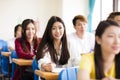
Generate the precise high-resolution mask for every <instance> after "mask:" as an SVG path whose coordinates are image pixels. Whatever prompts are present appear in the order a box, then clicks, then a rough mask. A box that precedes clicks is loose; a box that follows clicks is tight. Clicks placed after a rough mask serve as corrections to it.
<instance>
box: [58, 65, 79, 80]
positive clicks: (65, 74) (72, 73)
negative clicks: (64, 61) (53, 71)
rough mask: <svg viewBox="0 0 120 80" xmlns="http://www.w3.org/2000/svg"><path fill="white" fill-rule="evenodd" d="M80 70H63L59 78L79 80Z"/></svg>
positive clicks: (73, 68) (74, 68) (61, 79)
mask: <svg viewBox="0 0 120 80" xmlns="http://www.w3.org/2000/svg"><path fill="white" fill-rule="evenodd" d="M77 73H78V68H76V67H71V68H65V69H63V70H62V71H61V72H60V73H59V76H58V79H59V80H77Z"/></svg>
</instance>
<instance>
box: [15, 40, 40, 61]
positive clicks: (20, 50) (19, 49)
mask: <svg viewBox="0 0 120 80" xmlns="http://www.w3.org/2000/svg"><path fill="white" fill-rule="evenodd" d="M40 40H41V39H38V41H37V42H35V43H34V46H33V54H31V53H27V52H25V51H24V50H23V48H22V45H21V38H18V39H16V40H15V50H16V52H17V55H18V57H19V58H24V59H32V57H33V56H34V55H36V52H37V48H38V45H39V42H40ZM25 45H26V47H27V48H28V50H29V51H30V49H31V47H30V43H29V42H28V41H27V40H25Z"/></svg>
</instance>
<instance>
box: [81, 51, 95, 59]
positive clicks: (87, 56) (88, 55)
mask: <svg viewBox="0 0 120 80" xmlns="http://www.w3.org/2000/svg"><path fill="white" fill-rule="evenodd" d="M93 56H94V53H93V52H91V53H86V54H83V55H82V57H84V58H89V59H93Z"/></svg>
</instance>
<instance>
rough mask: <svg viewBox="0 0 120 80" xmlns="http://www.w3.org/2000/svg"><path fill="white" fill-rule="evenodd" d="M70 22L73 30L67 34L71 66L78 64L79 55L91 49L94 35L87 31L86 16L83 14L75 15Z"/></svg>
mask: <svg viewBox="0 0 120 80" xmlns="http://www.w3.org/2000/svg"><path fill="white" fill-rule="evenodd" d="M72 22H73V26H74V29H75V32H73V33H71V34H69V35H68V45H69V51H70V55H71V58H70V59H71V60H70V62H71V64H72V66H78V65H79V61H80V59H81V55H82V54H85V53H89V52H91V51H93V49H94V41H95V37H94V35H93V34H92V33H89V32H87V18H86V17H85V16H83V15H76V16H75V17H74V18H73V21H72Z"/></svg>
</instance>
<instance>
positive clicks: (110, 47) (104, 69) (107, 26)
mask: <svg viewBox="0 0 120 80" xmlns="http://www.w3.org/2000/svg"><path fill="white" fill-rule="evenodd" d="M95 38H96V39H95V47H94V53H92V54H85V55H83V56H82V59H81V61H80V65H79V72H78V80H91V79H98V80H116V79H120V26H119V25H118V24H117V23H116V22H114V21H112V20H105V21H101V22H100V23H99V25H98V27H97V29H96V33H95Z"/></svg>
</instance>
